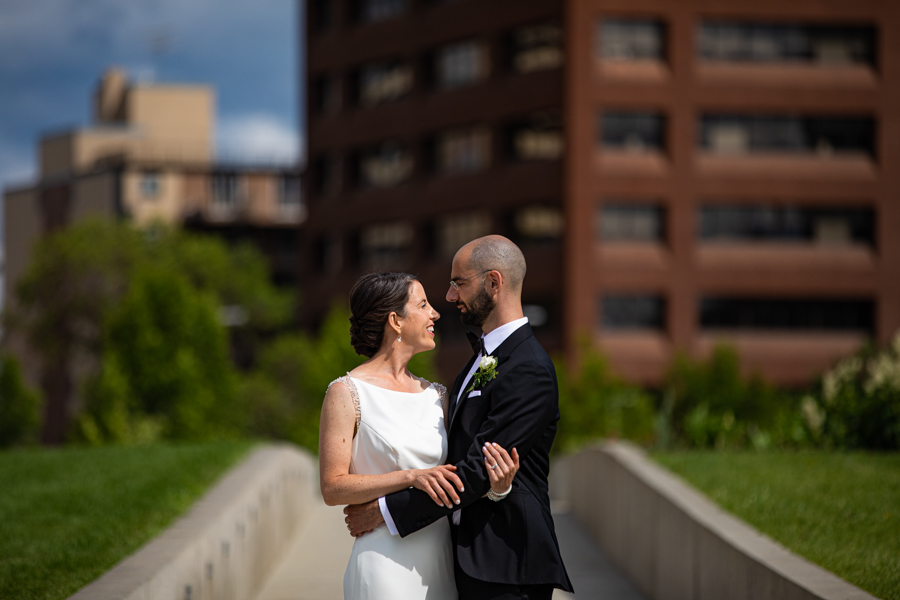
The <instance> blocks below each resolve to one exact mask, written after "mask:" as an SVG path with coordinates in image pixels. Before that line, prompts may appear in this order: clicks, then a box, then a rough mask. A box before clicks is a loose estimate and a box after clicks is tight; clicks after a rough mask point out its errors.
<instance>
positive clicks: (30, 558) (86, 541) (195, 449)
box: [0, 442, 252, 600]
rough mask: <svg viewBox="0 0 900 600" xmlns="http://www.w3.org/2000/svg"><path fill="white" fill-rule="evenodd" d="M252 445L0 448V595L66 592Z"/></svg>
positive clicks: (181, 506) (28, 599) (174, 513)
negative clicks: (10, 449)
mask: <svg viewBox="0 0 900 600" xmlns="http://www.w3.org/2000/svg"><path fill="white" fill-rule="evenodd" d="M251 445H252V444H251V443H249V442H215V443H207V444H184V445H176V444H155V445H150V446H135V447H103V448H65V449H54V450H48V449H28V450H13V451H6V452H0V598H2V599H3V600H6V599H10V600H11V599H13V598H15V599H16V600H32V599H40V600H45V599H47V600H50V599H61V598H66V597H67V596H69V595H71V594H73V593H74V592H76V591H77V590H78V589H80V588H81V587H83V586H84V585H86V584H87V583H89V582H91V581H93V580H94V579H96V578H97V577H98V576H100V575H101V574H102V573H103V572H104V571H106V570H108V569H109V568H110V567H112V566H113V565H114V564H116V563H117V562H118V561H119V560H121V559H122V558H124V557H125V556H128V555H129V554H131V553H132V552H134V551H135V550H137V549H138V548H139V547H140V546H141V545H143V544H144V543H145V542H147V541H148V540H150V539H152V538H153V537H154V536H156V535H158V534H159V533H160V532H161V531H162V530H163V529H165V528H166V526H168V525H169V524H170V523H172V522H173V520H174V519H175V518H176V517H178V516H180V515H181V514H183V513H184V512H186V511H187V509H188V508H190V506H191V505H192V504H193V503H194V501H196V500H197V499H198V498H199V497H200V496H201V495H202V494H203V492H204V491H205V490H206V489H207V488H208V487H209V486H210V484H212V483H213V482H215V481H216V479H217V478H218V477H220V476H221V475H223V474H224V472H225V471H226V470H227V469H228V468H229V467H231V466H232V465H234V464H235V463H236V462H237V461H238V460H239V459H240V458H242V457H243V456H245V455H246V454H247V451H248V450H249V449H250V447H251Z"/></svg>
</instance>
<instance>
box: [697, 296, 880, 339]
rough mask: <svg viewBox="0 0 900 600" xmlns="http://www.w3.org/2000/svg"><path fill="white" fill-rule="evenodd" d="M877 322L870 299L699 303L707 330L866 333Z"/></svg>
mask: <svg viewBox="0 0 900 600" xmlns="http://www.w3.org/2000/svg"><path fill="white" fill-rule="evenodd" d="M874 323H875V303H874V302H872V301H871V300H860V299H855V300H848V299H822V298H790V299H785V298H733V297H732V298H722V297H709V298H703V299H702V300H701V301H700V326H701V327H703V328H704V329H770V330H771V329H776V330H778V329H781V330H809V331H864V332H867V333H871V332H872V331H873V325H874Z"/></svg>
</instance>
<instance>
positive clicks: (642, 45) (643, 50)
mask: <svg viewBox="0 0 900 600" xmlns="http://www.w3.org/2000/svg"><path fill="white" fill-rule="evenodd" d="M596 35H597V40H596V52H597V54H598V55H599V56H600V58H602V59H605V60H664V59H665V57H666V48H665V45H666V44H665V42H666V27H665V24H664V23H663V22H662V21H657V20H641V19H601V20H600V21H599V22H598V23H597V32H596Z"/></svg>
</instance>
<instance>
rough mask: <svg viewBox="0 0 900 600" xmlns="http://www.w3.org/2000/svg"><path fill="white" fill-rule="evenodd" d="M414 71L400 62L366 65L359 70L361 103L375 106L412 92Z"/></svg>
mask: <svg viewBox="0 0 900 600" xmlns="http://www.w3.org/2000/svg"><path fill="white" fill-rule="evenodd" d="M412 88H413V69H412V67H411V66H410V65H407V64H403V63H400V62H385V63H377V64H372V65H366V66H364V67H363V68H361V69H360V70H359V103H360V105H362V106H375V105H376V104H381V103H383V102H390V101H391V100H397V99H398V98H402V97H403V96H405V95H406V94H408V93H409V92H411V91H412Z"/></svg>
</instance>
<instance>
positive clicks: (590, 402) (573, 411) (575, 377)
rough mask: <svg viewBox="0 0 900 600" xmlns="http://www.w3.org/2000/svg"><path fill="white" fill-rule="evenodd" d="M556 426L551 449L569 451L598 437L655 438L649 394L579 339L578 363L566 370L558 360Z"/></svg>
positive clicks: (641, 441) (646, 442)
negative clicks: (614, 370)
mask: <svg viewBox="0 0 900 600" xmlns="http://www.w3.org/2000/svg"><path fill="white" fill-rule="evenodd" d="M556 364H557V369H556V371H557V378H558V380H559V412H560V422H559V429H558V430H557V433H556V441H555V443H554V445H553V450H554V452H560V451H566V452H568V451H571V450H574V449H576V448H577V447H578V446H581V445H583V444H585V443H587V442H589V441H591V440H594V439H597V438H600V437H612V438H625V439H629V440H632V441H635V442H638V443H641V444H645V445H647V444H650V443H651V442H652V441H653V439H654V411H653V402H652V398H651V396H650V395H649V394H648V393H647V392H645V391H643V390H641V389H640V388H638V387H636V386H632V385H628V384H626V383H625V382H623V381H622V380H620V379H618V378H617V377H615V376H614V375H613V374H612V372H611V371H610V368H609V364H608V363H607V361H606V358H605V357H604V356H603V355H602V354H601V353H600V352H598V351H597V350H595V349H593V348H592V347H591V346H590V344H589V342H583V343H582V350H581V366H580V368H579V369H578V370H577V372H575V373H569V371H568V369H567V368H566V365H565V362H564V361H562V360H557V361H556Z"/></svg>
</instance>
